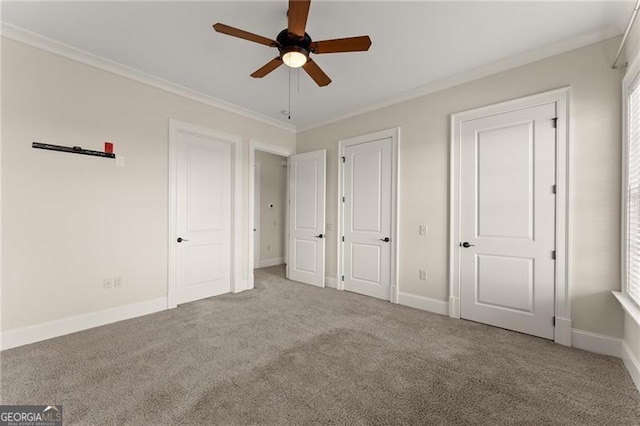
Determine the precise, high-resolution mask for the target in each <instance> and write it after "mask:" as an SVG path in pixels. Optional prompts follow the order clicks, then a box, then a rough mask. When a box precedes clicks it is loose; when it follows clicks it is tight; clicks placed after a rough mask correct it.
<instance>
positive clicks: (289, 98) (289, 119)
mask: <svg viewBox="0 0 640 426" xmlns="http://www.w3.org/2000/svg"><path fill="white" fill-rule="evenodd" d="M289 120H291V68H289Z"/></svg>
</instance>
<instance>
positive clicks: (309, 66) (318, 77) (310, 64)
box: [302, 58, 331, 87]
mask: <svg viewBox="0 0 640 426" xmlns="http://www.w3.org/2000/svg"><path fill="white" fill-rule="evenodd" d="M302 68H304V70H305V71H306V72H307V74H309V77H311V78H312V79H313V81H315V82H316V84H317V85H318V86H320V87H324V86H326V85H328V84H329V83H331V79H330V78H329V76H328V75H326V74H325V73H324V71H322V68H320V67H319V66H318V64H316V63H315V62H314V61H313V59H311V58H309V59H308V60H307V62H306V63H305V64H304V65H303V66H302Z"/></svg>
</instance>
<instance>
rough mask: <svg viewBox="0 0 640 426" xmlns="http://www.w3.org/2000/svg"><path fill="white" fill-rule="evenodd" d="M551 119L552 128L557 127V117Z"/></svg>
mask: <svg viewBox="0 0 640 426" xmlns="http://www.w3.org/2000/svg"><path fill="white" fill-rule="evenodd" d="M551 121H552V122H553V123H552V126H553V128H554V129H557V128H558V117H554V118H552V119H551Z"/></svg>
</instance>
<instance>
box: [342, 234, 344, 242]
mask: <svg viewBox="0 0 640 426" xmlns="http://www.w3.org/2000/svg"><path fill="white" fill-rule="evenodd" d="M342 242H343V243H344V235H343V236H342Z"/></svg>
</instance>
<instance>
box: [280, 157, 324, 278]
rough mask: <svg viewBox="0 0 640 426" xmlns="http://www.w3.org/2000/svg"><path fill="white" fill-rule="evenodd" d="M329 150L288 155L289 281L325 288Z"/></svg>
mask: <svg viewBox="0 0 640 426" xmlns="http://www.w3.org/2000/svg"><path fill="white" fill-rule="evenodd" d="M326 155H327V154H326V151H325V150H321V151H313V152H307V153H304V154H297V155H292V156H291V157H289V197H290V200H289V259H288V261H289V263H288V264H287V274H288V276H287V277H288V278H289V279H290V280H294V281H300V282H303V283H307V284H313V285H317V286H319V287H324V249H325V238H324V237H325V230H324V226H325V224H324V217H325V216H324V215H325V185H326V183H325V174H326Z"/></svg>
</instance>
